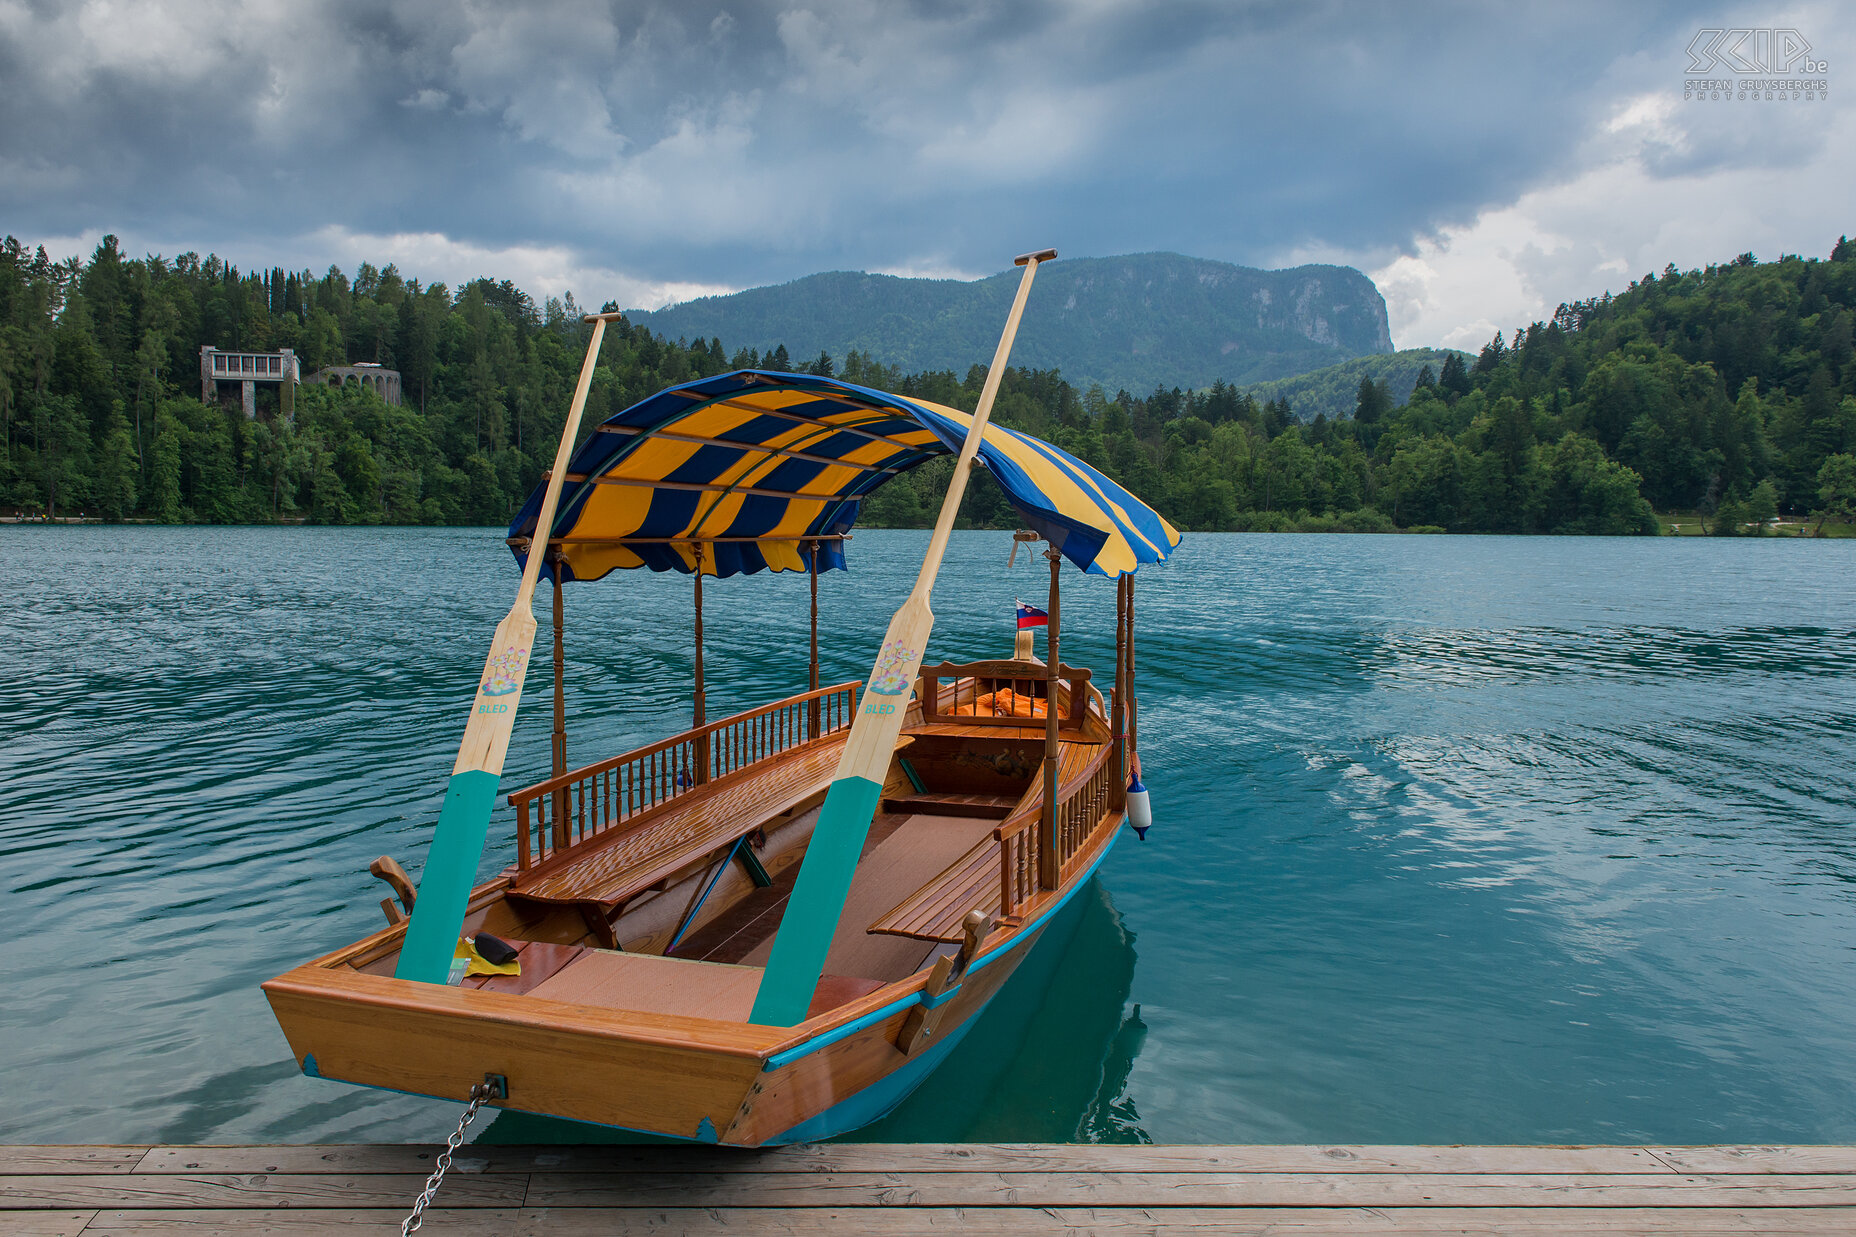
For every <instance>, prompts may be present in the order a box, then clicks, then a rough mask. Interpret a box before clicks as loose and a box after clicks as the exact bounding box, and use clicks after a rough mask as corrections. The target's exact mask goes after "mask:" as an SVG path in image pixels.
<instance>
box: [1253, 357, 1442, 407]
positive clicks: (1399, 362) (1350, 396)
mask: <svg viewBox="0 0 1856 1237" xmlns="http://www.w3.org/2000/svg"><path fill="white" fill-rule="evenodd" d="M1451 351H1452V350H1451V349H1449V348H1403V349H1400V350H1399V351H1397V352H1386V353H1381V354H1380V355H1378V356H1363V357H1355V358H1354V359H1353V360H1351V361H1342V362H1340V363H1339V364H1338V365H1329V366H1328V367H1326V368H1325V369H1316V370H1311V371H1309V372H1308V373H1306V374H1297V375H1296V376H1295V377H1293V378H1278V379H1276V381H1274V382H1260V383H1257V384H1256V385H1255V386H1252V387H1250V388H1248V390H1246V392H1245V394H1247V395H1249V396H1250V397H1251V398H1253V399H1255V400H1256V401H1257V402H1258V403H1267V402H1268V401H1270V400H1273V399H1286V400H1288V401H1289V407H1290V408H1291V409H1293V410H1294V412H1295V419H1296V420H1297V421H1303V422H1307V421H1313V420H1314V419H1315V417H1316V416H1317V415H1318V414H1322V413H1325V414H1326V415H1327V418H1328V420H1330V421H1332V420H1333V419H1334V418H1336V417H1350V416H1352V415H1353V410H1354V407H1355V405H1356V404H1357V402H1358V400H1359V397H1360V379H1362V378H1371V379H1372V380H1373V381H1374V382H1383V383H1385V384H1386V394H1387V395H1389V396H1391V400H1392V405H1391V406H1393V407H1396V406H1398V405H1400V404H1403V403H1404V402H1405V401H1406V399H1408V398H1409V397H1410V395H1411V388H1412V386H1413V385H1414V384H1416V383H1417V381H1418V374H1419V372H1420V371H1422V370H1423V369H1424V367H1425V366H1426V365H1428V366H1430V367H1431V377H1433V378H1435V377H1437V376H1438V375H1439V374H1441V373H1443V372H1444V362H1445V361H1446V360H1448V359H1449V358H1450V354H1451ZM1458 355H1460V356H1462V357H1463V358H1464V360H1465V361H1466V362H1469V361H1474V360H1475V359H1476V358H1475V357H1473V356H1471V355H1470V354H1469V353H1467V352H1465V353H1459V354H1458Z"/></svg>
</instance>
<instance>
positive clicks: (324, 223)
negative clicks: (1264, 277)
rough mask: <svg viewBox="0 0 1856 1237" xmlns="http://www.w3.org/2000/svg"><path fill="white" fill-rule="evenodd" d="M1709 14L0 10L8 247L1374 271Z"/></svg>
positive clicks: (720, 269)
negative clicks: (431, 240)
mask: <svg viewBox="0 0 1856 1237" xmlns="http://www.w3.org/2000/svg"><path fill="white" fill-rule="evenodd" d="M1698 21H1699V19H1698V18H1697V17H1695V16H1694V15H1693V14H1692V13H1691V12H1690V11H1687V10H1683V9H1679V8H1661V9H1659V8H1653V7H1637V6H1617V5H1603V6H1590V7H1574V6H1564V5H1556V6H1540V7H1539V8H1537V9H1529V10H1517V9H1515V8H1514V7H1513V6H1505V7H1502V8H1499V9H1498V8H1493V7H1487V6H1462V7H1456V6H1432V7H1430V8H1426V9H1417V8H1413V7H1411V6H1402V5H1401V6H1392V5H1377V4H1372V5H1357V6H1356V5H1315V6H1311V5H1292V4H1284V5H1275V4H1255V5H1236V6H1233V5H1210V4H1206V5H1193V4H1119V5H1117V4H1094V5H1089V4H1059V3H1040V4H1021V5H1007V6H997V5H995V6H979V5H956V4H914V5H894V4H884V3H865V4H858V3H842V4H840V3H832V4H824V3H814V4H804V3H800V4H790V5H785V6H772V5H751V4H736V3H726V4H714V3H710V4H687V5H686V4H677V5H648V4H635V3H559V4H547V5H528V6H515V5H493V4H482V5H457V4H453V3H437V2H426V0H399V2H391V3H375V4H364V3H360V2H358V0H322V2H320V3H313V2H304V0H299V2H296V3H283V2H281V0H276V2H268V3H267V2H260V0H253V2H251V3H233V2H229V0H228V2H226V3H221V4H211V3H204V4H202V3H178V2H175V3H161V2H152V3H144V4H141V5H137V6H133V7H128V6H121V5H110V6H105V5H101V4H87V3H72V4H63V5H58V4H46V3H41V4H37V5H22V4H20V3H18V0H0V78H3V79H4V80H5V82H6V83H7V85H6V100H7V102H6V112H7V115H6V123H5V125H4V126H3V127H0V214H3V216H4V221H3V222H0V230H4V231H11V232H14V233H17V234H19V235H21V236H22V237H32V236H39V235H73V234H76V233H79V232H82V231H85V230H92V229H112V230H116V231H120V232H123V233H126V234H129V235H133V236H138V237H148V238H166V239H168V240H169V241H170V242H171V243H173V244H176V245H179V244H187V245H192V246H196V247H199V248H206V247H209V246H214V247H218V248H219V249H220V250H221V251H225V250H227V249H228V247H230V246H232V245H234V244H235V243H238V244H241V245H243V246H244V247H245V250H246V251H247V252H251V253H253V254H255V255H258V256H262V255H263V254H264V252H265V246H266V245H267V244H268V245H271V246H273V248H275V249H277V250H278V251H279V252H282V251H283V250H290V251H292V252H294V251H295V249H300V248H301V243H300V240H301V238H303V237H305V236H308V235H312V234H316V233H317V232H318V231H319V230H326V229H328V228H331V227H333V228H336V229H339V230H341V231H342V232H345V233H359V234H364V235H386V234H393V233H407V232H412V233H442V234H443V235H444V236H445V237H448V238H450V239H451V240H452V241H455V242H464V243H468V244H472V245H476V246H480V247H483V248H487V249H492V250H494V249H498V248H501V247H506V246H511V245H532V246H556V247H564V248H566V249H568V250H571V251H572V252H573V253H574V254H575V255H577V257H578V260H579V261H580V262H581V263H582V264H584V265H588V266H597V267H604V268H609V269H611V270H617V271H624V272H627V273H630V274H633V275H636V276H638V277H640V278H645V279H656V280H668V279H675V280H685V281H697V282H709V283H725V284H732V285H737V286H738V285H742V284H747V283H755V282H764V281H768V280H775V279H783V278H790V277H793V276H796V275H800V274H804V273H807V272H810V271H813V270H818V269H826V268H832V267H858V268H886V267H896V266H903V265H910V264H915V265H924V266H935V265H939V266H943V267H952V268H960V269H967V270H972V271H988V270H993V269H997V268H998V267H1000V266H1002V265H1003V260H1004V258H1005V257H1007V256H1009V255H1010V254H1011V253H1012V252H1014V251H1015V250H1016V249H1020V248H1024V247H1026V246H1027V245H1031V244H1042V243H1055V244H1057V245H1059V246H1060V247H1061V248H1063V249H1065V250H1066V251H1067V252H1072V253H1077V254H1088V253H1094V254H1106V253H1117V252H1126V251H1129V250H1136V249H1176V250H1181V251H1184V252H1189V253H1193V254H1197V255H1202V256H1208V257H1220V258H1227V259H1231V260H1236V261H1252V262H1255V261H1260V260H1265V259H1267V258H1268V257H1269V256H1270V255H1272V254H1280V253H1282V252H1284V251H1286V250H1288V249H1290V248H1292V247H1296V246H1312V247H1321V246H1326V247H1330V248H1336V249H1347V250H1354V251H1365V250H1373V249H1381V250H1389V249H1391V248H1394V247H1397V246H1401V245H1404V244H1407V243H1408V242H1409V241H1410V238H1411V237H1412V236H1413V235H1414V234H1416V233H1419V232H1422V231H1424V230H1426V229H1430V228H1433V227H1436V226H1438V225H1441V224H1444V223H1449V222H1453V221H1462V220H1466V219H1468V218H1470V217H1472V216H1473V215H1474V214H1475V213H1476V212H1477V211H1478V210H1479V209H1480V208H1482V207H1484V206H1486V205H1487V204H1489V203H1492V202H1502V201H1507V200H1511V199H1513V198H1514V197H1515V196H1516V195H1517V194H1519V193H1521V192H1522V191H1524V190H1525V189H1526V188H1528V187H1529V186H1530V185H1532V184H1535V183H1538V182H1540V181H1541V180H1543V179H1544V178H1548V177H1551V176H1553V175H1555V174H1557V173H1560V172H1562V171H1563V170H1564V169H1565V168H1566V166H1567V164H1568V162H1569V161H1570V160H1573V159H1575V158H1576V157H1577V154H1578V152H1579V150H1580V148H1581V143H1582V141H1583V140H1584V139H1585V137H1586V136H1587V135H1588V134H1589V132H1590V131H1591V128H1592V125H1593V123H1594V118H1595V117H1597V116H1601V115H1602V114H1604V113H1605V112H1606V111H1607V110H1608V109H1612V108H1615V107H1616V106H1617V105H1618V103H1619V100H1620V97H1621V96H1620V94H1619V92H1620V91H1621V90H1626V89H1637V90H1643V89H1659V88H1665V87H1667V86H1668V85H1669V82H1668V81H1665V80H1664V79H1663V78H1662V77H1660V76H1658V77H1655V78H1654V79H1653V80H1646V81H1644V82H1641V83H1638V84H1636V85H1635V86H1634V87H1633V86H1632V85H1631V83H1629V82H1628V81H1624V82H1620V81H1619V80H1617V65H1618V63H1619V62H1620V61H1621V60H1623V59H1624V58H1626V57H1628V56H1629V55H1631V54H1632V53H1633V52H1635V51H1637V50H1638V49H1642V48H1653V49H1657V59H1656V64H1657V65H1658V66H1661V65H1663V64H1664V63H1665V60H1666V59H1667V58H1674V59H1675V63H1677V64H1678V65H1679V63H1680V59H1679V53H1680V48H1681V47H1682V45H1683V44H1684V43H1685V42H1686V41H1687V37H1688V34H1689V33H1690V32H1692V30H1693V28H1694V27H1695V26H1696V25H1697V23H1698ZM1658 71H1659V72H1660V68H1659V70H1658ZM1677 72H1678V73H1679V68H1678V70H1677ZM1696 157H1697V156H1695V155H1694V154H1693V153H1692V152H1690V153H1688V154H1685V155H1683V156H1682V158H1683V159H1688V160H1692V159H1694V158H1696ZM1672 158H1673V156H1672ZM286 241H291V242H293V243H294V248H293V247H292V245H286V244H285V243H284V242H286Z"/></svg>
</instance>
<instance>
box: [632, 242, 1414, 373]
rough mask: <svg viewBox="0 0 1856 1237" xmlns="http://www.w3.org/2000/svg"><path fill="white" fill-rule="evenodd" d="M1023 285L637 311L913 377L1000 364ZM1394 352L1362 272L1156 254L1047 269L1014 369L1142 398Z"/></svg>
mask: <svg viewBox="0 0 1856 1237" xmlns="http://www.w3.org/2000/svg"><path fill="white" fill-rule="evenodd" d="M1018 280H1019V272H1017V271H1016V270H1011V271H1005V272H1003V273H1001V274H998V275H994V276H992V277H990V278H987V279H981V280H977V281H974V282H972V283H965V282H961V281H959V280H953V279H903V278H899V277H896V276H893V275H866V274H861V273H857V272H847V271H833V272H830V273H827V274H822V275H809V276H807V277H806V278H804V279H796V280H794V281H793V282H791V283H786V284H780V285H778V286H776V287H769V288H750V289H748V290H747V291H745V292H737V293H734V294H732V295H730V296H712V297H704V298H703V299H701V300H695V301H689V302H686V303H685V304H682V305H673V306H671V307H669V308H667V309H660V310H657V311H655V312H643V311H638V312H633V313H631V314H630V315H629V317H630V318H631V320H632V322H634V323H635V324H637V325H638V326H642V327H647V328H649V329H650V330H652V331H655V332H657V333H658V334H660V335H662V336H664V337H665V338H667V339H685V340H691V341H694V340H699V339H715V338H719V339H721V340H723V341H724V342H725V343H726V344H727V345H728V347H730V348H742V347H746V348H752V349H755V350H756V351H758V352H760V353H762V354H767V353H772V352H773V351H774V350H775V349H777V348H779V347H782V346H784V347H785V348H786V350H787V354H788V355H789V356H790V357H791V358H792V359H793V362H794V363H795V364H802V363H806V362H808V361H810V360H811V359H812V358H815V357H817V356H818V354H819V353H821V352H825V353H829V354H830V355H832V356H834V357H842V356H844V355H845V354H847V353H849V352H851V351H853V350H855V351H857V352H860V353H862V354H864V355H865V356H866V357H869V358H871V359H872V360H875V361H877V362H879V363H881V364H883V365H887V366H890V367H893V368H895V369H899V370H902V371H904V372H910V373H919V372H922V371H927V370H952V371H954V372H955V373H963V374H964V373H965V372H966V370H967V367H968V366H969V365H972V364H973V363H974V362H975V361H983V360H986V359H988V358H990V357H991V356H992V352H993V347H994V345H995V344H997V342H998V338H999V324H1000V323H1001V322H1002V321H1004V319H1005V315H1006V311H1007V309H1008V308H1009V307H1010V306H1011V303H1012V295H1013V293H1014V291H1015V290H1016V289H1017V287H1018ZM1391 351H1392V340H1391V335H1390V334H1389V332H1388V330H1387V326H1386V307H1385V301H1384V300H1383V299H1381V297H1380V295H1379V291H1378V289H1376V288H1375V287H1374V286H1373V283H1372V281H1371V280H1370V279H1368V278H1367V277H1366V276H1364V275H1362V274H1361V273H1360V272H1359V271H1356V270H1353V269H1352V268H1350V267H1343V266H1298V267H1295V268H1293V269H1290V270H1282V271H1259V270H1252V269H1250V268H1248V267H1242V266H1232V265H1231V264H1229V263H1227V262H1211V261H1207V260H1204V259H1201V258H1187V257H1182V256H1180V255H1179V254H1172V253H1144V254H1129V255H1126V256H1124V257H1118V258H1065V259H1059V260H1058V261H1055V262H1051V263H1049V264H1047V265H1045V266H1044V267H1041V268H1040V269H1039V271H1038V276H1037V282H1036V283H1035V284H1034V285H1033V287H1032V292H1031V301H1030V304H1029V305H1028V306H1027V308H1026V311H1025V320H1024V327H1023V328H1022V329H1021V330H1020V332H1019V335H1018V343H1017V345H1016V347H1015V348H1014V349H1013V352H1012V361H1013V363H1014V364H1018V365H1023V366H1025V367H1027V368H1029V369H1042V370H1053V369H1054V370H1058V371H1060V372H1061V373H1062V374H1063V376H1064V378H1066V379H1067V380H1068V381H1070V382H1072V383H1075V384H1076V385H1078V386H1079V387H1087V386H1088V385H1089V384H1090V383H1100V384H1101V385H1102V387H1103V388H1104V389H1105V390H1106V391H1108V392H1110V393H1113V392H1115V391H1117V390H1127V391H1131V392H1137V393H1138V392H1145V391H1151V390H1153V389H1154V388H1155V387H1175V386H1177V387H1184V388H1187V389H1191V388H1195V387H1205V386H1210V385H1211V384H1212V383H1213V382H1214V381H1216V380H1218V379H1220V378H1222V379H1224V380H1225V381H1227V382H1235V383H1239V384H1242V385H1249V384H1251V383H1257V382H1267V381H1269V380H1271V379H1277V378H1285V377H1289V376H1291V375H1295V374H1302V373H1307V372H1308V371H1310V370H1314V369H1320V368H1322V367H1324V366H1327V365H1331V364H1333V363H1334V362H1335V361H1338V360H1346V359H1349V358H1352V357H1358V356H1363V355H1367V354H1373V353H1387V352H1391ZM1414 375H1415V370H1414ZM1407 389H1409V383H1407ZM1401 394H1402V393H1401Z"/></svg>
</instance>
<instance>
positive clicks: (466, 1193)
mask: <svg viewBox="0 0 1856 1237" xmlns="http://www.w3.org/2000/svg"><path fill="white" fill-rule="evenodd" d="M424 1185H425V1176H424V1175H423V1174H413V1173H406V1174H399V1173H379V1174H323V1175H317V1174H309V1173H221V1174H200V1175H193V1176H168V1175H166V1174H146V1175H145V1174H141V1173H121V1174H112V1175H108V1176H102V1175H96V1174H90V1175H71V1176H59V1177H26V1176H21V1177H0V1212H4V1211H20V1210H28V1209H74V1208H86V1207H89V1208H95V1207H133V1208H139V1209H147V1208H155V1207H185V1208H205V1207H238V1208H254V1207H370V1206H371V1207H397V1206H400V1205H401V1204H403V1203H407V1202H410V1201H411V1199H412V1198H413V1197H414V1196H415V1195H417V1194H418V1192H419V1190H420V1189H421V1188H422V1187H423V1186H424ZM527 1186H528V1178H527V1177H526V1176H524V1175H522V1174H520V1173H502V1174H495V1175H491V1174H478V1175H471V1174H460V1175H459V1176H458V1177H457V1178H456V1179H455V1180H452V1179H447V1180H446V1182H445V1205H446V1206H447V1207H519V1206H521V1205H522V1202H523V1198H524V1195H525V1193H526V1191H527Z"/></svg>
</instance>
